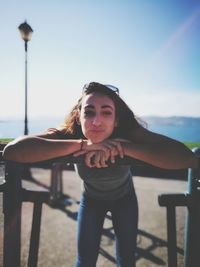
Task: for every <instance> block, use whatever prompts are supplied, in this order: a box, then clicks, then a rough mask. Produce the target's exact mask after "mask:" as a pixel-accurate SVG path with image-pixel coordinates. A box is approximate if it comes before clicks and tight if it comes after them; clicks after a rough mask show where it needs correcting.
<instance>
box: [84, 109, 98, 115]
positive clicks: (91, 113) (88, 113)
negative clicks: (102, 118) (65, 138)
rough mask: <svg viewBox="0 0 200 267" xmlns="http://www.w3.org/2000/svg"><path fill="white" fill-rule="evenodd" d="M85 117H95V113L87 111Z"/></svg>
mask: <svg viewBox="0 0 200 267" xmlns="http://www.w3.org/2000/svg"><path fill="white" fill-rule="evenodd" d="M84 115H85V116H94V115H95V113H94V111H92V110H86V111H85V112H84Z"/></svg>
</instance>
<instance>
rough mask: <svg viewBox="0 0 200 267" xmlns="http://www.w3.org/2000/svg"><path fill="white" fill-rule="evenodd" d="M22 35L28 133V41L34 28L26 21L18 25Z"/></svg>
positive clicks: (25, 132)
mask: <svg viewBox="0 0 200 267" xmlns="http://www.w3.org/2000/svg"><path fill="white" fill-rule="evenodd" d="M18 29H19V31H20V34H21V37H22V39H23V40H24V44H25V118H24V134H25V135H27V134H28V115H27V107H28V103H27V89H28V88H27V65H28V64H27V51H28V41H30V40H31V37H32V33H33V30H32V28H31V26H30V25H28V23H27V22H26V21H25V22H24V23H22V24H20V25H19V27H18Z"/></svg>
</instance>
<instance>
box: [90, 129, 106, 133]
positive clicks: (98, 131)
mask: <svg viewBox="0 0 200 267" xmlns="http://www.w3.org/2000/svg"><path fill="white" fill-rule="evenodd" d="M90 132H93V133H103V132H104V130H100V129H93V130H90Z"/></svg>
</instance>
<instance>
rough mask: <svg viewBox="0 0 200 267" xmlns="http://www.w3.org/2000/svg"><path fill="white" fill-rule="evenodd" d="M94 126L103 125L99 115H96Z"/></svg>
mask: <svg viewBox="0 0 200 267" xmlns="http://www.w3.org/2000/svg"><path fill="white" fill-rule="evenodd" d="M92 124H93V125H94V126H100V125H101V118H100V116H99V115H96V116H95V117H94V119H93V121H92Z"/></svg>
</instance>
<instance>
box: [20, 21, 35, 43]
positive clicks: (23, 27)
mask: <svg viewBox="0 0 200 267" xmlns="http://www.w3.org/2000/svg"><path fill="white" fill-rule="evenodd" d="M18 29H19V31H20V34H21V37H22V39H23V40H24V41H25V42H28V41H30V40H31V37H32V33H33V29H32V28H31V26H30V25H28V23H27V22H26V21H25V22H24V23H22V24H20V25H19V27H18Z"/></svg>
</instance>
